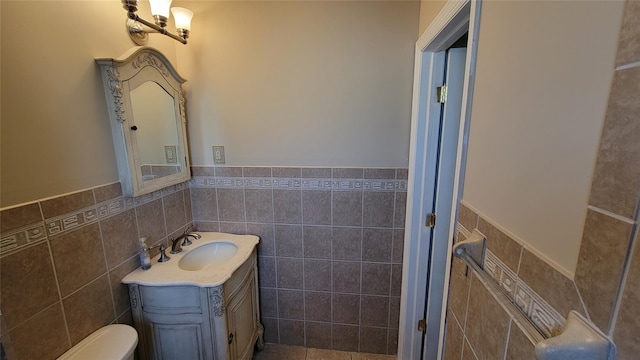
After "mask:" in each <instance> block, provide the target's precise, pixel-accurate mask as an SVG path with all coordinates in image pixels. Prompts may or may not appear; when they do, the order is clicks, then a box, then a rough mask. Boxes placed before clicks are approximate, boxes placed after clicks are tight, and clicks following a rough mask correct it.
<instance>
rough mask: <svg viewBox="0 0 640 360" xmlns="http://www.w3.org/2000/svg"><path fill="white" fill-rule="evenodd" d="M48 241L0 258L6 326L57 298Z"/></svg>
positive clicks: (12, 324)
mask: <svg viewBox="0 0 640 360" xmlns="http://www.w3.org/2000/svg"><path fill="white" fill-rule="evenodd" d="M55 281H56V280H55V277H54V270H53V264H52V263H51V256H50V255H49V245H48V244H47V243H42V244H39V245H36V246H33V247H30V248H27V249H24V250H22V251H19V252H17V253H15V254H11V255H8V256H5V257H3V258H2V260H0V286H1V288H0V289H1V291H0V293H1V294H0V296H2V314H3V320H4V322H5V324H6V326H7V329H12V328H14V327H15V326H17V325H19V324H20V323H22V322H23V321H25V320H27V319H28V318H29V317H31V316H33V315H34V314H36V313H37V312H40V311H42V310H44V309H45V308H46V307H48V306H50V305H52V304H53V303H55V302H56V301H58V299H59V296H60V295H59V294H58V288H57V286H56V282H55Z"/></svg>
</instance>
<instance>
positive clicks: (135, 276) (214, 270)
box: [122, 232, 260, 287]
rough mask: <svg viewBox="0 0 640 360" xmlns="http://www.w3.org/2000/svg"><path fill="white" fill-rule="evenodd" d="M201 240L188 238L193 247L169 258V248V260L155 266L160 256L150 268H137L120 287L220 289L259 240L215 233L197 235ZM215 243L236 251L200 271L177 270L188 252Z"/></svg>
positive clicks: (123, 280) (248, 236)
mask: <svg viewBox="0 0 640 360" xmlns="http://www.w3.org/2000/svg"><path fill="white" fill-rule="evenodd" d="M197 233H198V234H200V235H201V236H202V238H201V239H200V240H194V239H193V238H189V239H190V240H191V241H192V243H193V244H191V245H189V246H183V247H182V252H181V253H179V254H171V253H170V250H171V246H169V248H168V249H167V256H169V257H170V258H171V259H170V260H169V261H166V262H162V263H159V262H158V259H159V258H160V255H158V256H155V257H154V258H153V259H151V268H150V269H149V270H142V269H141V268H138V269H136V270H135V271H133V272H131V273H129V274H128V275H127V276H125V277H124V279H122V283H123V284H139V285H147V286H171V285H195V286H199V287H211V286H218V285H222V284H223V283H224V282H225V281H227V279H229V278H230V277H231V275H232V274H233V272H234V271H235V270H236V269H237V268H239V267H240V265H242V264H243V263H244V262H245V261H246V260H247V259H248V258H249V256H250V255H251V253H252V252H253V249H254V248H255V247H256V245H257V244H258V242H259V241H260V238H258V237H257V236H255V235H233V234H225V233H219V232H197ZM218 241H227V242H232V243H234V244H236V246H237V247H238V251H237V252H236V253H235V254H234V255H233V257H231V258H230V259H228V260H226V261H224V262H222V263H212V264H211V265H209V266H207V267H206V268H204V269H202V270H197V271H188V270H183V269H181V268H180V267H179V266H178V263H179V262H180V259H182V258H183V257H184V256H185V255H187V254H188V253H189V252H191V251H193V250H194V249H197V248H198V247H200V246H202V245H206V244H210V243H213V242H218Z"/></svg>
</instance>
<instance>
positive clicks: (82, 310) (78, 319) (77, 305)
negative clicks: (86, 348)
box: [62, 275, 116, 345]
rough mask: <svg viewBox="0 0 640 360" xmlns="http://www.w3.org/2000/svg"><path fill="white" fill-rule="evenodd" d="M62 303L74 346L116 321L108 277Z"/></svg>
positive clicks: (86, 287) (98, 280) (99, 279)
mask: <svg viewBox="0 0 640 360" xmlns="http://www.w3.org/2000/svg"><path fill="white" fill-rule="evenodd" d="M62 303H63V305H64V312H65V316H66V318H67V324H68V326H69V335H70V336H71V343H72V345H75V344H77V343H78V342H80V340H82V339H84V338H85V337H87V336H88V335H89V334H91V333H92V332H94V331H96V330H97V329H99V328H101V327H103V326H105V325H107V324H109V323H111V322H113V321H115V319H116V316H115V313H114V312H113V301H112V300H111V288H110V287H109V279H108V277H107V276H106V275H105V276H102V277H100V278H98V279H97V280H96V281H94V282H92V283H91V284H89V285H87V286H85V287H84V288H82V289H80V290H79V291H78V292H76V293H74V294H73V295H71V296H69V297H68V298H66V299H64V300H62Z"/></svg>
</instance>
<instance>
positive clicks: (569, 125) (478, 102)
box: [463, 1, 624, 275]
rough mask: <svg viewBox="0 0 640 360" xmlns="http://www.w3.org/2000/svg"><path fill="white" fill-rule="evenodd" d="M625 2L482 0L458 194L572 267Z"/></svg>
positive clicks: (563, 265) (558, 262)
mask: <svg viewBox="0 0 640 360" xmlns="http://www.w3.org/2000/svg"><path fill="white" fill-rule="evenodd" d="M623 4H624V3H623V2H622V1H485V2H484V3H483V8H482V19H481V23H480V38H479V48H478V62H477V76H476V86H475V92H474V103H473V110H472V115H471V130H470V137H469V148H468V160H467V170H466V179H465V186H464V195H463V199H464V201H465V202H466V203H468V204H469V205H471V206H472V207H473V208H475V209H477V210H478V211H479V212H480V213H482V214H483V215H484V216H486V217H487V218H489V219H490V220H491V221H493V222H495V223H496V224H498V225H499V226H501V227H503V228H505V229H506V230H507V231H509V232H511V233H512V234H514V235H515V236H517V237H518V238H519V239H521V240H522V241H523V242H524V243H526V244H527V246H529V247H530V248H532V249H533V251H536V252H538V253H539V254H542V255H543V256H544V257H546V258H547V259H548V260H551V262H552V263H555V265H556V266H557V267H558V268H559V269H560V270H562V271H564V272H565V274H569V275H572V274H573V272H574V270H575V266H576V263H577V258H578V252H579V248H580V241H581V236H582V228H583V224H584V219H585V216H586V206H587V200H588V196H589V189H590V185H591V175H592V171H593V167H594V164H595V156H596V151H597V146H598V142H599V137H600V131H601V127H602V124H603V120H604V113H605V109H606V104H607V98H608V93H609V87H610V82H611V78H612V74H613V67H614V55H615V49H616V42H617V36H618V29H619V28H620V23H621V17H622V9H623Z"/></svg>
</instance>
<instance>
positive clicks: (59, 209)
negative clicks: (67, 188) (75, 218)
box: [40, 190, 95, 219]
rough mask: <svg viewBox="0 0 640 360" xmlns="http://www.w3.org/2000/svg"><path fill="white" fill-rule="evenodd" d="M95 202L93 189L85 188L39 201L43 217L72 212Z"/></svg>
mask: <svg viewBox="0 0 640 360" xmlns="http://www.w3.org/2000/svg"><path fill="white" fill-rule="evenodd" d="M94 204H95V200H94V198H93V191H91V190H85V191H81V192H77V193H74V194H69V195H65V196H60V197H56V198H53V199H49V200H44V201H41V202H40V206H41V207H42V214H43V215H44V218H45V219H48V218H52V217H55V216H58V215H63V214H67V213H70V212H74V211H76V210H79V209H83V208H85V207H87V206H91V205H94Z"/></svg>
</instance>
